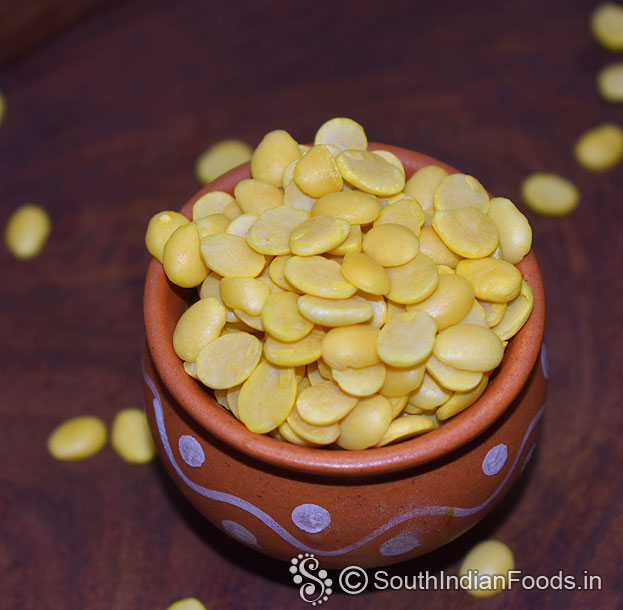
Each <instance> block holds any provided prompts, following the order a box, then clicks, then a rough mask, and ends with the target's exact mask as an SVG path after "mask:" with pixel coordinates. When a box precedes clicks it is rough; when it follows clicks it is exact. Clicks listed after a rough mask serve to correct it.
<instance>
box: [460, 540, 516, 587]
mask: <svg viewBox="0 0 623 610" xmlns="http://www.w3.org/2000/svg"><path fill="white" fill-rule="evenodd" d="M514 568H515V559H514V557H513V553H512V552H511V550H510V549H509V548H508V547H507V546H506V545H505V544H504V543H503V542H500V541H499V540H484V541H483V542H480V543H478V544H477V545H476V546H474V547H473V548H472V549H471V550H470V551H469V552H468V553H467V555H466V556H465V558H464V559H463V562H462V563H461V567H460V568H459V574H460V576H461V577H463V576H465V577H467V576H471V577H472V578H470V579H469V582H470V583H472V584H473V586H472V587H471V588H468V589H466V590H467V592H468V593H470V594H471V595H473V596H474V597H490V596H492V595H495V594H496V593H499V592H500V591H501V590H503V589H504V588H505V587H506V586H508V576H509V572H510V571H511V570H513V569H514ZM466 580H467V579H466Z"/></svg>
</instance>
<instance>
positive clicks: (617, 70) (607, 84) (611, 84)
mask: <svg viewBox="0 0 623 610" xmlns="http://www.w3.org/2000/svg"><path fill="white" fill-rule="evenodd" d="M597 90H598V91H599V94H600V95H601V97H603V98H604V99H605V100H606V101H608V102H614V103H619V104H620V103H622V102H623V61H619V62H614V63H610V64H607V65H606V66H604V67H603V68H602V69H601V70H600V71H599V72H598V73H597Z"/></svg>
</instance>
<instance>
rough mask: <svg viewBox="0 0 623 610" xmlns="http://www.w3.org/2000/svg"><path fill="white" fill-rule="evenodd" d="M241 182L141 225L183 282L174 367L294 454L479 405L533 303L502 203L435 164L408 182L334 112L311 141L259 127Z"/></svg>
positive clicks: (361, 441)
mask: <svg viewBox="0 0 623 610" xmlns="http://www.w3.org/2000/svg"><path fill="white" fill-rule="evenodd" d="M251 176H252V177H251V178H250V179H245V180H241V181H240V182H238V184H237V185H236V187H235V189H234V192H233V195H231V194H228V193H225V192H220V191H215V192H210V193H208V194H206V195H203V196H202V197H200V198H199V199H198V200H197V201H196V202H195V203H194V206H193V219H192V221H189V220H188V219H187V218H186V217H184V216H182V215H181V214H179V213H177V212H172V211H165V212H160V213H158V214H156V215H155V216H154V217H153V218H152V219H151V221H150V222H149V226H148V229H147V234H146V243H147V247H148V249H149V251H150V252H151V253H152V254H153V255H154V256H155V257H156V258H157V259H158V260H160V261H161V262H162V264H163V266H164V270H165V272H166V274H167V277H168V278H169V280H170V281H171V282H173V283H175V284H178V285H179V286H183V287H198V291H199V300H197V301H196V302H194V303H193V304H192V305H191V306H190V307H189V308H188V309H187V310H186V311H185V312H184V313H183V314H182V316H181V318H180V320H179V322H178V324H177V327H176V329H175V332H174V336H173V344H174V348H175V351H176V353H177V355H178V356H179V357H180V358H181V359H182V360H183V361H184V368H185V370H186V372H187V373H188V374H189V375H191V376H193V377H195V378H196V379H198V380H199V381H201V382H202V383H203V384H205V385H206V386H207V387H209V388H211V389H212V390H214V395H215V397H216V399H217V401H218V402H219V403H220V404H221V405H222V406H223V407H225V408H226V409H228V410H229V411H231V413H232V414H233V415H234V416H235V417H237V418H238V419H239V420H240V421H241V422H242V423H243V424H244V425H245V426H246V427H247V428H248V429H249V430H251V431H253V432H256V433H260V434H271V435H273V436H275V437H277V438H279V439H282V440H284V441H288V442H291V443H295V444H298V445H305V446H324V447H326V446H331V447H340V448H343V449H352V450H357V449H366V448H368V447H381V446H384V445H387V444H389V443H393V442H396V441H399V440H402V439H406V438H410V437H413V436H416V435H420V434H423V433H425V432H427V431H430V430H433V429H434V428H436V427H438V426H439V425H440V424H441V423H442V422H444V421H445V420H447V419H449V418H451V417H453V416H454V415H456V414H457V413H460V412H461V411H463V410H464V409H466V408H467V407H468V406H469V405H470V404H472V403H473V402H474V401H475V400H477V398H478V397H479V396H480V395H481V394H482V393H483V392H484V390H485V388H486V386H487V382H488V379H489V376H490V374H491V372H492V371H493V370H494V369H495V368H496V367H497V366H498V365H499V364H500V362H501V360H502V357H503V354H504V349H505V347H506V343H507V341H508V340H509V339H510V338H511V337H512V336H513V335H514V334H515V333H516V332H517V331H518V330H519V329H520V328H521V327H522V326H523V324H524V323H525V322H526V320H527V318H528V316H529V315H530V312H531V311H532V306H533V296H532V291H531V289H530V286H529V285H528V284H527V282H526V281H525V280H523V278H522V276H521V273H520V272H519V270H518V269H517V267H516V266H515V263H518V262H519V261H520V260H521V259H522V258H523V257H524V255H525V254H527V252H528V251H529V250H530V246H531V240H532V232H531V229H530V226H529V224H528V222H527V220H526V218H525V217H524V216H523V214H521V212H519V210H518V209H517V208H516V207H515V206H514V205H513V203H512V202H511V201H510V200H508V199H505V198H502V197H494V198H490V197H489V196H488V194H487V192H486V191H485V189H484V188H483V187H482V185H481V184H480V183H479V182H478V180H476V179H475V178H473V177H472V176H468V175H464V174H448V173H447V172H446V171H445V170H444V169H443V168H441V167H438V166H436V165H429V166H425V167H422V168H421V169H419V170H418V171H417V172H416V173H415V174H413V176H410V177H409V178H408V180H407V179H406V176H405V170H404V167H403V165H402V163H401V162H400V160H399V159H398V158H397V157H396V156H395V155H393V154H392V153H391V152H389V151H382V150H379V151H369V150H368V145H367V138H366V134H365V132H364V130H363V128H362V127H361V125H359V124H358V123H356V122H355V121H353V120H351V119H347V118H335V119H332V120H330V121H328V122H326V123H325V124H324V125H322V126H321V127H320V129H319V130H318V132H317V134H316V137H315V141H314V145H313V146H311V147H308V146H304V145H301V144H299V143H297V142H296V141H295V140H294V139H293V138H292V137H291V136H290V134H288V133H287V132H286V131H283V130H277V131H271V132H270V133H268V134H267V135H266V136H265V137H264V139H263V140H262V141H261V142H260V144H259V145H258V147H257V148H256V149H255V151H254V153H253V156H252V158H251Z"/></svg>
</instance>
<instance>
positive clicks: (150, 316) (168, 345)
mask: <svg viewBox="0 0 623 610" xmlns="http://www.w3.org/2000/svg"><path fill="white" fill-rule="evenodd" d="M368 148H369V150H375V149H383V150H388V151H390V152H392V153H393V154H395V155H396V156H397V157H399V158H400V160H401V161H402V162H403V164H404V166H405V170H406V173H407V178H408V177H409V176H410V175H412V174H413V172H414V171H415V170H417V169H418V168H419V167H422V166H423V165H430V164H434V165H439V166H440V167H443V168H444V169H445V170H446V171H448V172H449V173H457V172H458V170H457V169H455V168H453V167H451V166H449V165H447V164H445V163H443V162H441V161H439V160H437V159H434V158H433V157H429V156H427V155H424V154H421V153H418V152H415V151H411V150H408V149H405V148H401V147H398V146H390V145H384V144H378V143H374V142H370V143H369V145H368ZM248 177H250V171H249V163H245V164H243V165H241V166H239V167H237V168H235V169H233V170H231V171H229V172H227V173H226V174H224V175H223V176H220V177H219V178H217V179H216V180H214V181H213V182H211V183H210V184H208V185H206V186H205V187H204V188H203V189H201V190H200V191H199V192H198V193H197V194H195V195H194V196H193V197H192V198H191V199H190V200H189V201H188V202H187V203H186V204H185V205H184V206H183V207H182V209H181V210H180V212H181V213H183V214H185V215H186V216H187V217H189V218H191V217H192V205H193V203H194V202H195V201H196V200H197V199H198V198H199V197H201V196H203V195H204V194H206V193H208V192H210V191H217V190H222V191H226V192H229V193H231V194H233V188H234V186H235V184H236V183H237V182H238V181H239V180H242V179H244V178H248ZM517 266H518V268H519V269H520V271H521V273H522V276H523V277H524V279H525V280H526V281H527V282H528V284H530V287H531V288H532V291H533V293H534V308H533V311H532V313H531V315H530V317H529V318H528V321H527V322H526V323H525V325H524V326H523V328H522V329H521V330H520V331H519V332H518V333H517V334H516V335H515V336H514V337H513V338H512V339H511V340H510V341H509V343H508V346H507V348H506V350H505V354H504V358H503V360H502V363H501V364H500V366H499V367H498V369H496V374H495V376H494V377H493V378H492V379H491V381H490V382H489V385H488V386H487V388H486V390H485V392H484V393H483V394H482V396H481V397H480V398H479V399H478V400H477V401H476V402H475V403H474V404H472V405H470V406H469V407H468V408H467V409H465V410H464V411H462V412H461V413H459V414H457V415H455V416H454V417H452V418H451V419H449V420H448V421H446V423H444V424H443V425H442V426H440V427H439V428H437V429H436V430H432V431H431V432H427V433H426V434H424V435H422V436H419V437H416V438H413V439H410V440H405V441H401V442H398V443H396V444H393V445H387V446H385V447H380V448H371V449H365V450H358V451H347V450H342V449H322V448H316V447H301V446H298V445H294V444H290V443H287V442H284V441H279V440H277V439H275V438H273V437H271V436H269V435H267V434H256V433H254V432H251V431H250V430H248V429H247V428H246V427H245V426H244V424H242V423H241V422H240V421H238V420H237V419H236V418H235V417H234V416H233V415H232V414H231V413H229V412H227V411H226V410H225V409H224V408H223V407H221V406H220V405H219V404H218V403H217V402H216V400H215V399H214V398H212V396H210V394H209V393H208V391H207V389H206V388H205V386H203V384H201V383H200V382H199V381H197V380H195V379H193V378H192V377H190V376H189V375H188V374H187V373H186V372H185V370H184V368H183V364H182V361H181V360H180V359H179V358H178V356H177V355H176V353H175V351H174V350H173V341H172V336H173V330H174V328H175V324H176V322H177V319H174V320H173V319H171V316H167V308H166V307H165V302H166V301H167V300H168V301H169V302H171V300H176V301H179V302H180V303H181V302H182V299H183V298H184V294H186V295H190V294H191V291H192V290H193V289H187V290H184V289H180V288H179V287H177V286H174V285H173V284H172V283H171V282H169V280H168V278H167V277H166V275H165V273H164V269H163V267H162V264H161V263H160V262H159V261H158V260H156V259H155V258H153V259H152V260H151V262H150V264H149V267H148V270H147V276H146V280H145V292H144V299H143V313H144V321H145V335H146V340H147V347H148V350H149V354H150V356H151V358H152V360H153V363H154V366H155V368H156V371H157V372H158V375H159V376H160V378H161V380H162V382H163V383H164V385H165V386H166V388H167V390H168V392H169V393H170V394H171V396H172V397H173V398H174V399H175V400H176V401H177V402H178V403H179V405H180V406H181V407H182V408H183V409H184V410H185V411H186V413H187V414H188V415H189V416H190V417H191V418H192V419H193V420H195V421H196V422H197V423H198V424H199V425H201V426H202V427H203V428H204V429H205V430H206V431H208V432H209V433H210V434H212V435H213V436H215V437H216V438H217V439H219V440H220V441H221V442H223V443H225V444H226V445H229V446H230V447H233V448H234V449H236V450H238V451H240V452H242V453H244V454H246V455H248V456H251V457H253V458H256V459H259V460H261V461H263V462H267V463H269V464H272V465H276V466H280V467H282V468H287V469H289V470H294V471H298V472H307V473H315V474H323V475H338V476H346V475H368V474H383V473H388V472H398V471H400V470H404V469H406V468H411V467H414V466H420V465H422V464H425V463H427V462H431V461H433V460H435V459H437V458H440V457H442V456H445V455H448V454H449V453H451V452H452V451H454V450H456V449H458V448H459V447H461V446H463V445H465V444H466V443H468V442H470V441H471V440H473V439H474V438H475V437H476V436H478V435H479V434H481V433H482V432H484V431H485V430H486V429H487V428H489V427H490V426H491V425H492V424H493V423H494V422H495V421H496V420H497V419H498V418H500V417H501V416H502V415H503V413H504V412H505V411H506V410H507V409H508V407H509V406H510V405H511V404H512V402H513V400H514V399H515V397H516V396H517V395H518V394H519V392H520V391H521V389H522V387H523V386H524V384H525V383H526V381H527V379H528V377H529V375H530V373H531V371H532V369H533V367H534V364H535V362H536V359H537V357H538V354H539V350H540V347H541V341H542V338H543V330H544V324H545V297H544V292H543V283H542V278H541V273H540V270H539V265H538V262H537V260H536V257H535V255H534V253H533V252H532V250H531V251H530V252H529V253H528V254H527V255H526V257H525V258H524V259H523V260H522V261H521V262H520V263H519V264H518V265H517Z"/></svg>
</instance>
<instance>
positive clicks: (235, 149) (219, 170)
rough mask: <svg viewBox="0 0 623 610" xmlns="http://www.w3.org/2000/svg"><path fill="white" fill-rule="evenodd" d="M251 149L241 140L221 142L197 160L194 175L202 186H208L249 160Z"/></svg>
mask: <svg viewBox="0 0 623 610" xmlns="http://www.w3.org/2000/svg"><path fill="white" fill-rule="evenodd" d="M252 152H253V149H252V148H251V147H250V146H249V145H248V144H247V143H246V142H243V141H242V140H235V139H231V140H221V141H220V142H217V143H216V144H214V145H212V146H210V148H208V149H207V150H206V151H205V152H204V153H203V154H201V156H200V157H199V158H198V159H197V164H196V166H195V173H196V174H197V179H198V180H199V182H201V183H202V184H208V182H212V180H214V179H215V178H218V177H219V176H220V175H221V174H224V173H225V172H227V171H229V170H230V169H233V168H234V167H236V166H238V165H240V164H242V163H245V162H246V161H248V160H249V159H250V158H251V154H252Z"/></svg>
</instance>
